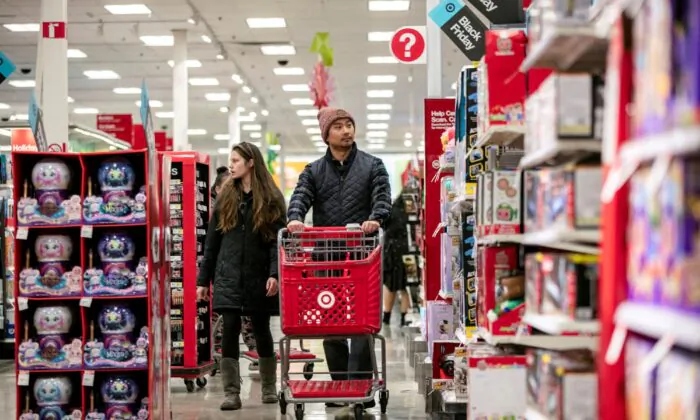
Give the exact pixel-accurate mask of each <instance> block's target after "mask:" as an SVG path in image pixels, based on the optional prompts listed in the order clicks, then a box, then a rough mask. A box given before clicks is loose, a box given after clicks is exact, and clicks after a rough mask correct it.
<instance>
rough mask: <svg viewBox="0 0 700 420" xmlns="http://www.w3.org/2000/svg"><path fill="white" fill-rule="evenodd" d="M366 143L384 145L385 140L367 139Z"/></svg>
mask: <svg viewBox="0 0 700 420" xmlns="http://www.w3.org/2000/svg"><path fill="white" fill-rule="evenodd" d="M367 143H375V144H376V143H381V144H384V143H386V138H376V137H368V138H367Z"/></svg>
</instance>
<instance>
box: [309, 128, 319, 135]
mask: <svg viewBox="0 0 700 420" xmlns="http://www.w3.org/2000/svg"><path fill="white" fill-rule="evenodd" d="M306 134H321V129H320V128H318V127H310V128H307V129H306Z"/></svg>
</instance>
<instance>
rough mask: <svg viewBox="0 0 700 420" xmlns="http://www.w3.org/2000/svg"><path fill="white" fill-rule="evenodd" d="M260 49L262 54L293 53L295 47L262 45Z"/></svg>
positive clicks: (294, 52)
mask: <svg viewBox="0 0 700 420" xmlns="http://www.w3.org/2000/svg"><path fill="white" fill-rule="evenodd" d="M260 51H261V52H262V53H263V54H264V55H295V54H296V53H297V50H296V48H294V46H293V45H263V46H261V47H260Z"/></svg>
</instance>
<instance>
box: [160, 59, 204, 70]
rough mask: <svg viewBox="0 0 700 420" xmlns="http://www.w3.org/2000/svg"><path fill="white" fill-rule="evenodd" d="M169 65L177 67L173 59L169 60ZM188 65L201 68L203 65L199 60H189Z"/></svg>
mask: <svg viewBox="0 0 700 420" xmlns="http://www.w3.org/2000/svg"><path fill="white" fill-rule="evenodd" d="M168 65H169V66H170V67H175V62H174V61H173V60H168ZM187 67H191V68H199V67H202V62H201V61H199V60H187Z"/></svg>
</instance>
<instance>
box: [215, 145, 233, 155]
mask: <svg viewBox="0 0 700 420" xmlns="http://www.w3.org/2000/svg"><path fill="white" fill-rule="evenodd" d="M217 152H218V153H219V154H220V155H228V154H229V153H231V150H229V148H228V147H220V148H219V149H217Z"/></svg>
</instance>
